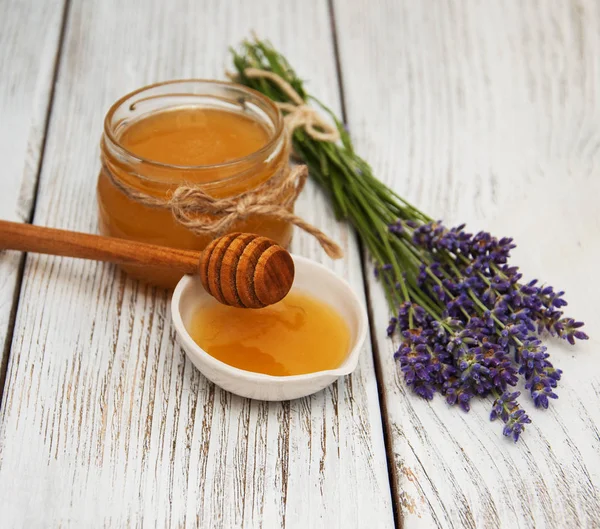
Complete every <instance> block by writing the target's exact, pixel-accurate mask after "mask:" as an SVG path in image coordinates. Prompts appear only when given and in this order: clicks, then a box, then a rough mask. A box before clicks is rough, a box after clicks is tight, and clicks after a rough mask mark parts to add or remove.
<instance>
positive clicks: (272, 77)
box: [244, 68, 340, 142]
mask: <svg viewBox="0 0 600 529" xmlns="http://www.w3.org/2000/svg"><path fill="white" fill-rule="evenodd" d="M244 75H245V76H246V77H248V78H249V79H261V78H262V79H269V81H272V82H273V83H275V84H276V85H277V86H278V87H279V88H280V89H281V91H282V92H284V93H285V95H287V96H288V98H289V99H290V101H291V102H290V103H279V102H275V105H277V107H278V108H279V109H280V110H282V111H283V112H285V113H286V115H285V117H284V121H285V125H286V128H287V130H288V133H289V134H290V136H291V135H292V134H293V133H294V131H295V130H296V129H297V128H300V127H302V128H304V130H305V131H306V133H307V134H308V135H309V136H310V137H311V138H313V139H315V140H317V141H330V142H336V141H338V140H339V139H340V132H339V131H338V129H337V127H336V126H335V125H333V124H331V123H330V122H329V121H327V120H326V119H325V118H324V117H323V116H322V115H321V114H320V113H319V111H318V110H317V109H316V108H314V107H311V106H310V105H307V104H306V103H305V101H304V99H302V98H301V97H300V95H299V94H298V92H296V90H294V87H293V86H292V85H291V84H290V83H288V82H287V81H286V80H285V79H283V78H282V77H281V76H280V75H277V74H276V73H274V72H270V71H268V70H261V69H259V68H246V69H245V70H244ZM319 129H320V130H319Z"/></svg>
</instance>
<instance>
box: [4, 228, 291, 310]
mask: <svg viewBox="0 0 600 529" xmlns="http://www.w3.org/2000/svg"><path fill="white" fill-rule="evenodd" d="M0 249H4V250H19V251H22V252H35V253H44V254H50V255H62V256H66V257H80V258H82V259H93V260H96V261H107V262H111V263H116V264H121V265H136V266H152V267H165V268H169V269H170V270H175V271H177V272H181V273H182V274H200V278H201V280H202V284H203V285H204V288H205V289H206V291H207V292H208V293H209V294H210V295H211V296H213V297H215V298H216V299H217V300H218V301H220V302H221V303H223V304H225V305H231V306H233V307H240V308H249V309H258V308H261V307H266V306H267V305H272V304H273V303H277V302H278V301H281V300H282V299H283V298H284V297H285V296H286V295H287V293H288V292H289V291H290V288H291V287H292V283H293V281H294V262H293V261H292V257H291V255H290V254H289V253H288V252H287V250H285V249H284V248H282V247H281V246H279V245H278V244H276V243H275V242H274V241H272V240H271V239H267V238H266V237H261V236H259V235H255V234H253V233H231V234H228V235H225V236H223V237H220V238H218V239H215V240H214V241H212V242H211V243H210V244H209V245H208V246H207V247H206V249H205V250H204V251H193V250H179V249H177V248H168V247H166V246H155V245H152V244H144V243H140V242H134V241H129V240H125V239H116V238H113V237H102V236H100V235H90V234H87V233H78V232H74V231H66V230H57V229H54V228H43V227H41V226H33V225H32V224H22V223H19V222H8V221H4V220H0Z"/></svg>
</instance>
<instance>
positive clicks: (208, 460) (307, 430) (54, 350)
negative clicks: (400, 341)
mask: <svg viewBox="0 0 600 529" xmlns="http://www.w3.org/2000/svg"><path fill="white" fill-rule="evenodd" d="M289 8H290V7H289V6H284V5H283V4H280V3H277V2H270V1H266V0H264V1H263V0H260V1H257V2H252V3H247V2H236V3H235V4H234V3H231V2H209V1H205V2H198V1H196V0H175V1H170V2H162V1H159V0H157V1H154V2H142V1H139V0H137V1H131V2H119V1H117V0H97V1H83V0H79V1H75V0H74V1H73V2H72V5H71V7H70V12H69V13H70V14H69V20H68V26H67V32H66V37H65V45H64V46H65V47H64V57H63V60H62V61H61V68H60V71H59V76H58V84H57V89H56V95H55V104H54V109H53V112H52V120H51V123H50V130H49V139H48V145H47V149H46V155H45V161H44V168H43V173H42V177H41V184H40V192H39V198H38V200H37V207H36V213H35V222H36V223H38V224H41V225H49V226H56V227H61V228H67V229H77V230H85V231H91V232H93V231H95V230H96V213H95V212H96V205H95V196H94V195H95V180H96V175H97V171H98V169H99V161H98V148H97V145H98V139H99V136H100V132H101V130H102V119H103V115H104V113H105V111H106V110H107V108H108V106H109V105H110V104H111V102H112V101H114V100H115V99H116V98H117V97H119V96H120V95H122V94H124V93H126V92H127V91H129V90H132V89H134V88H136V87H138V86H141V85H143V84H146V83H150V82H154V81H159V80H165V79H169V78H181V77H209V78H210V77H222V72H223V69H224V67H225V66H226V65H227V46H228V45H230V44H233V43H236V42H237V41H238V40H240V39H241V38H242V37H243V36H246V35H248V33H249V31H250V30H251V29H256V30H257V31H258V32H259V33H260V34H261V35H265V36H268V37H270V38H272V39H273V40H274V41H275V42H276V43H277V45H278V46H281V48H282V49H283V50H285V52H286V53H289V56H290V59H291V60H293V61H294V63H295V64H297V65H298V67H299V68H301V69H302V70H303V71H305V72H310V77H311V89H313V90H314V91H315V92H318V93H320V94H321V95H322V96H323V97H324V98H326V99H328V100H329V101H333V102H336V101H337V97H338V96H337V80H336V76H335V66H334V57H333V52H332V39H331V28H330V22H329V19H328V9H327V3H326V2H324V1H316V0H315V1H309V2H300V3H296V4H294V6H293V10H292V12H290V11H289ZM299 21H302V23H299ZM298 211H299V212H300V213H301V214H303V215H305V216H306V218H308V219H309V220H310V221H312V222H314V223H316V224H318V225H319V226H321V227H323V228H324V229H325V230H326V231H328V232H329V233H331V234H332V235H333V236H335V237H336V238H337V239H338V240H340V241H341V243H342V244H343V246H344V248H345V250H346V252H347V255H348V258H347V259H345V260H344V261H342V262H338V263H335V264H333V263H330V262H329V261H328V259H327V258H326V257H324V256H323V254H322V253H321V251H320V250H318V248H317V246H316V244H315V243H314V241H312V240H309V239H308V238H306V237H304V236H303V235H302V234H300V233H297V234H296V239H295V242H294V250H295V251H297V252H299V253H302V254H304V255H308V256H311V257H313V258H315V259H318V260H323V261H324V262H326V264H328V265H329V266H332V267H334V268H335V270H336V271H337V272H339V273H340V274H342V275H344V276H345V277H347V278H348V280H349V281H350V282H351V283H352V284H353V285H354V287H355V289H356V291H357V292H359V293H360V295H363V279H362V275H361V266H360V259H359V255H358V250H357V246H356V242H355V240H354V238H353V236H352V235H351V233H350V232H349V231H348V229H347V228H346V227H345V226H342V225H337V223H336V222H334V221H333V219H332V216H331V214H330V213H329V209H328V206H327V204H326V201H325V199H324V198H323V196H322V195H321V194H320V193H319V192H318V191H317V190H316V189H315V188H314V187H313V186H309V188H308V189H307V190H306V191H305V193H304V194H303V196H302V197H301V200H300V203H299V207H298ZM15 329H16V330H15V339H14V345H13V350H12V354H11V361H10V365H9V372H8V379H7V389H6V398H5V401H6V404H5V406H4V410H3V413H2V416H1V423H0V446H1V447H2V459H1V461H0V512H2V513H3V514H2V519H3V523H6V525H7V526H27V527H36V526H41V525H44V526H49V527H57V526H65V527H66V526H73V527H89V526H111V527H124V526H129V525H131V526H140V527H141V526H144V527H151V526H156V527H167V526H169V527H170V526H172V527H181V526H184V525H187V526H189V527H197V526H202V527H211V528H212V527H240V526H245V527H259V526H264V527H283V526H285V527H302V528H304V527H365V526H368V525H371V524H372V525H374V526H377V527H390V526H392V525H393V518H392V510H391V501H390V490H389V481H388V476H387V466H386V458H385V450H384V444H383V436H382V430H381V418H380V411H379V403H378V394H377V385H376V380H375V376H374V371H373V360H372V355H371V351H370V349H369V348H367V349H366V350H365V354H364V355H363V357H362V360H361V362H360V368H359V370H358V372H357V373H356V374H355V375H353V376H352V377H349V378H347V379H344V380H340V381H339V382H338V383H337V384H335V385H333V386H331V387H330V388H328V389H327V390H325V391H323V392H321V393H319V394H317V395H315V396H312V397H310V398H307V399H302V400H298V401H294V402H291V403H281V404H280V403H272V404H267V403H261V402H251V401H248V400H244V399H241V398H237V397H235V396H232V395H230V394H227V393H225V392H223V391H221V390H219V389H218V388H215V387H214V386H213V385H212V384H209V383H207V381H206V380H205V379H204V378H203V377H202V376H201V375H200V374H199V373H198V372H197V371H196V370H195V369H194V368H193V366H192V365H191V363H190V362H188V361H187V360H186V358H185V356H184V354H183V352H182V351H181V350H180V348H179V347H177V346H176V345H175V344H174V335H173V330H172V329H171V327H170V317H169V313H168V296H167V294H166V293H164V292H163V291H158V290H155V289H152V288H149V287H146V286H142V285H139V284H137V283H135V282H132V281H130V280H128V279H127V278H126V277H124V276H123V275H122V274H120V273H119V272H117V271H115V269H114V268H112V267H110V266H105V265H102V264H98V263H88V262H83V261H76V260H69V259H60V258H51V257H44V256H30V258H28V260H27V267H26V270H25V278H24V284H23V294H22V299H21V304H20V308H19V312H18V316H17V321H16V327H15Z"/></svg>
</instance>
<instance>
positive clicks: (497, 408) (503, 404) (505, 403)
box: [490, 391, 531, 443]
mask: <svg viewBox="0 0 600 529" xmlns="http://www.w3.org/2000/svg"><path fill="white" fill-rule="evenodd" d="M519 395H520V392H518V391H515V392H514V393H509V392H505V393H503V394H502V395H500V396H499V397H498V398H497V399H496V400H495V401H494V404H493V406H492V411H491V413H490V420H491V421H495V420H496V419H498V418H500V419H502V421H503V422H504V424H505V426H504V429H503V430H502V433H503V434H504V435H505V436H507V437H511V436H512V438H513V440H514V442H515V443H516V442H517V441H518V440H519V435H521V433H522V432H523V429H524V428H525V425H526V424H529V423H530V422H531V419H530V418H529V417H528V416H527V414H526V413H525V411H524V410H522V409H521V408H520V407H519V404H518V402H517V397H518V396H519Z"/></svg>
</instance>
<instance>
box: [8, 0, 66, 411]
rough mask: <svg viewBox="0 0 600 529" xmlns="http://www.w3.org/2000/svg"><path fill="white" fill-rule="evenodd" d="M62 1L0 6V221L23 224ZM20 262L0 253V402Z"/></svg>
mask: <svg viewBox="0 0 600 529" xmlns="http://www.w3.org/2000/svg"><path fill="white" fill-rule="evenodd" d="M63 4H64V0H49V1H47V2H44V3H43V4H39V3H36V2H35V0H5V1H3V2H2V4H1V5H0V72H2V76H1V78H0V116H1V117H0V167H2V176H1V177H0V178H1V181H2V193H0V217H2V218H3V219H9V220H15V221H16V220H19V221H27V220H29V217H30V215H31V204H32V200H33V198H34V192H35V185H36V182H37V176H38V170H39V165H40V161H41V152H42V146H43V142H44V134H45V129H46V118H47V115H48V110H49V103H50V96H51V91H52V79H53V76H54V70H55V64H56V57H57V51H58V47H59V36H60V30H61V26H62V19H63ZM21 262H22V258H21V256H20V255H18V254H15V253H1V254H0V402H1V400H2V388H3V385H4V384H3V383H4V367H5V362H6V360H7V358H5V357H4V355H5V354H6V355H8V348H9V345H10V344H9V343H8V341H9V340H10V337H11V336H12V325H11V323H12V319H13V315H14V313H13V309H14V303H15V295H16V294H18V286H19V283H20V269H21Z"/></svg>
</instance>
